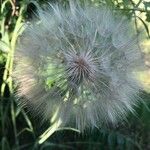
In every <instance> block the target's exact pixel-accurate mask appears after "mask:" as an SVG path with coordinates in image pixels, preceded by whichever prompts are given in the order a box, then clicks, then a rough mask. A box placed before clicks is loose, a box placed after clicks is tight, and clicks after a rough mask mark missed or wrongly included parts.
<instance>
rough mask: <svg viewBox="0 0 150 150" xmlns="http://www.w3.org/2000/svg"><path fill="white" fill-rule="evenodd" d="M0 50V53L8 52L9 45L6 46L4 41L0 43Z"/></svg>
mask: <svg viewBox="0 0 150 150" xmlns="http://www.w3.org/2000/svg"><path fill="white" fill-rule="evenodd" d="M0 50H1V51H2V52H5V53H6V52H9V50H10V47H9V45H8V44H7V43H5V42H4V41H0Z"/></svg>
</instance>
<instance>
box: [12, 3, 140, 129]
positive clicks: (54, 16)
mask: <svg viewBox="0 0 150 150" xmlns="http://www.w3.org/2000/svg"><path fill="white" fill-rule="evenodd" d="M137 39H138V38H137V35H136V32H135V30H134V27H133V25H132V23H131V22H130V21H129V20H128V19H127V18H126V17H122V16H121V15H118V14H117V15H116V13H115V12H113V10H111V9H109V8H106V7H103V8H95V7H89V6H86V5H85V6H84V7H80V6H79V5H76V4H71V5H70V8H68V9H64V8H62V7H61V6H58V5H50V9H49V10H44V11H43V10H42V9H40V10H39V22H37V23H35V22H34V23H31V24H30V25H27V27H26V29H25V31H24V32H23V34H22V36H21V37H20V39H19V40H18V46H17V50H16V54H15V63H16V66H15V69H14V76H15V80H16V82H18V85H19V87H18V90H17V95H18V96H19V97H24V98H22V99H21V100H19V102H20V103H21V105H23V106H27V107H29V108H30V110H31V111H32V112H33V113H35V114H36V115H41V118H42V120H45V119H50V118H51V122H57V121H58V120H61V122H62V125H74V124H75V125H76V127H77V128H78V129H80V130H81V131H83V130H84V129H85V128H87V127H99V126H101V125H102V124H108V123H112V124H116V123H117V122H118V121H120V120H124V119H125V118H126V115H127V113H128V112H129V111H131V112H134V106H135V105H137V103H138V99H137V98H136V96H137V95H138V92H139V90H140V89H141V88H142V87H141V85H140V84H139V81H138V80H137V79H136V76H135V73H136V72H138V71H140V70H141V68H142V67H143V62H142V57H141V52H140V47H139V44H138V40H137ZM141 66H142V67H141Z"/></svg>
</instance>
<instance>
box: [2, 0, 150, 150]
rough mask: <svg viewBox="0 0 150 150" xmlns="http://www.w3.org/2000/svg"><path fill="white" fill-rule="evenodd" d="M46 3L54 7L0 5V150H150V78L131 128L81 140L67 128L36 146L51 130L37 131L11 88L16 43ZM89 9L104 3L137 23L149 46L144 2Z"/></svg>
mask: <svg viewBox="0 0 150 150" xmlns="http://www.w3.org/2000/svg"><path fill="white" fill-rule="evenodd" d="M82 1H83V0H82ZM82 1H81V2H82ZM47 2H56V1H52V0H51V1H48V0H47V1H46V0H44V1H42V0H36V1H29V0H19V1H17V0H1V1H0V6H1V7H0V89H1V91H0V94H1V96H0V149H1V150H30V149H31V150H39V149H40V150H51V149H52V150H53V149H62V150H66V149H75V150H76V149H79V150H80V149H82V150H84V149H87V150H88V149H89V150H99V149H102V150H103V149H110V150H113V149H114V150H115V149H118V150H126V149H127V150H133V149H139V150H148V149H150V144H149V141H150V133H149V131H150V120H149V115H150V108H149V107H150V90H149V89H150V88H149V85H150V77H147V76H148V75H147V74H148V73H145V74H142V75H139V76H140V78H141V80H142V81H143V84H144V85H145V91H143V92H141V95H140V97H141V98H142V99H143V101H144V102H143V103H141V104H139V107H138V108H136V110H137V111H136V115H133V114H130V115H129V116H128V123H126V124H121V125H119V126H118V127H115V128H112V127H107V128H105V127H103V128H101V129H93V130H92V131H86V133H84V134H79V133H78V132H76V130H75V129H67V128H64V129H62V130H59V131H57V132H55V133H54V134H53V135H52V136H50V137H49V138H48V140H47V141H46V142H44V143H43V144H41V145H39V144H38V142H37V141H38V139H39V136H40V135H41V134H42V133H43V132H44V131H45V130H47V128H48V127H49V123H48V122H47V123H45V124H44V125H41V126H39V122H40V118H37V119H36V120H35V119H34V118H32V116H30V114H28V113H27V111H26V110H23V109H21V108H20V107H19V106H18V105H17V103H16V99H15V96H14V95H15V89H16V88H17V87H15V85H14V84H13V80H12V70H13V66H14V57H13V56H14V53H15V46H16V41H17V37H18V36H19V35H20V34H21V32H22V30H23V28H22V26H23V24H24V23H25V22H26V21H30V20H31V19H32V17H33V16H34V12H35V11H36V7H37V6H38V4H40V5H45V4H46V3H47ZM57 2H59V3H61V4H62V5H63V6H64V7H66V6H67V5H68V0H57ZM89 3H91V4H92V5H97V6H98V5H103V4H104V3H105V4H107V5H109V6H110V7H113V8H114V9H115V10H120V11H121V12H122V13H123V14H124V15H126V16H128V17H129V18H131V19H134V22H135V27H136V29H137V32H139V28H140V27H142V28H144V33H145V35H144V38H145V41H146V42H147V43H148V44H149V43H150V32H149V27H150V2H148V1H146V0H91V1H90V0H89ZM149 46H150V44H149ZM143 53H144V54H145V58H146V61H145V62H146V65H147V66H148V67H150V48H146V51H144V52H143ZM20 59H21V58H20Z"/></svg>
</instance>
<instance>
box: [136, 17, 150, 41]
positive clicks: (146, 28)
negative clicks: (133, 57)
mask: <svg viewBox="0 0 150 150" xmlns="http://www.w3.org/2000/svg"><path fill="white" fill-rule="evenodd" d="M136 17H137V18H138V19H139V20H140V21H141V22H142V23H143V25H144V27H145V30H146V32H147V35H148V38H150V33H149V29H148V26H147V24H146V23H145V22H144V20H143V19H142V18H140V17H138V16H136Z"/></svg>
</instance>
